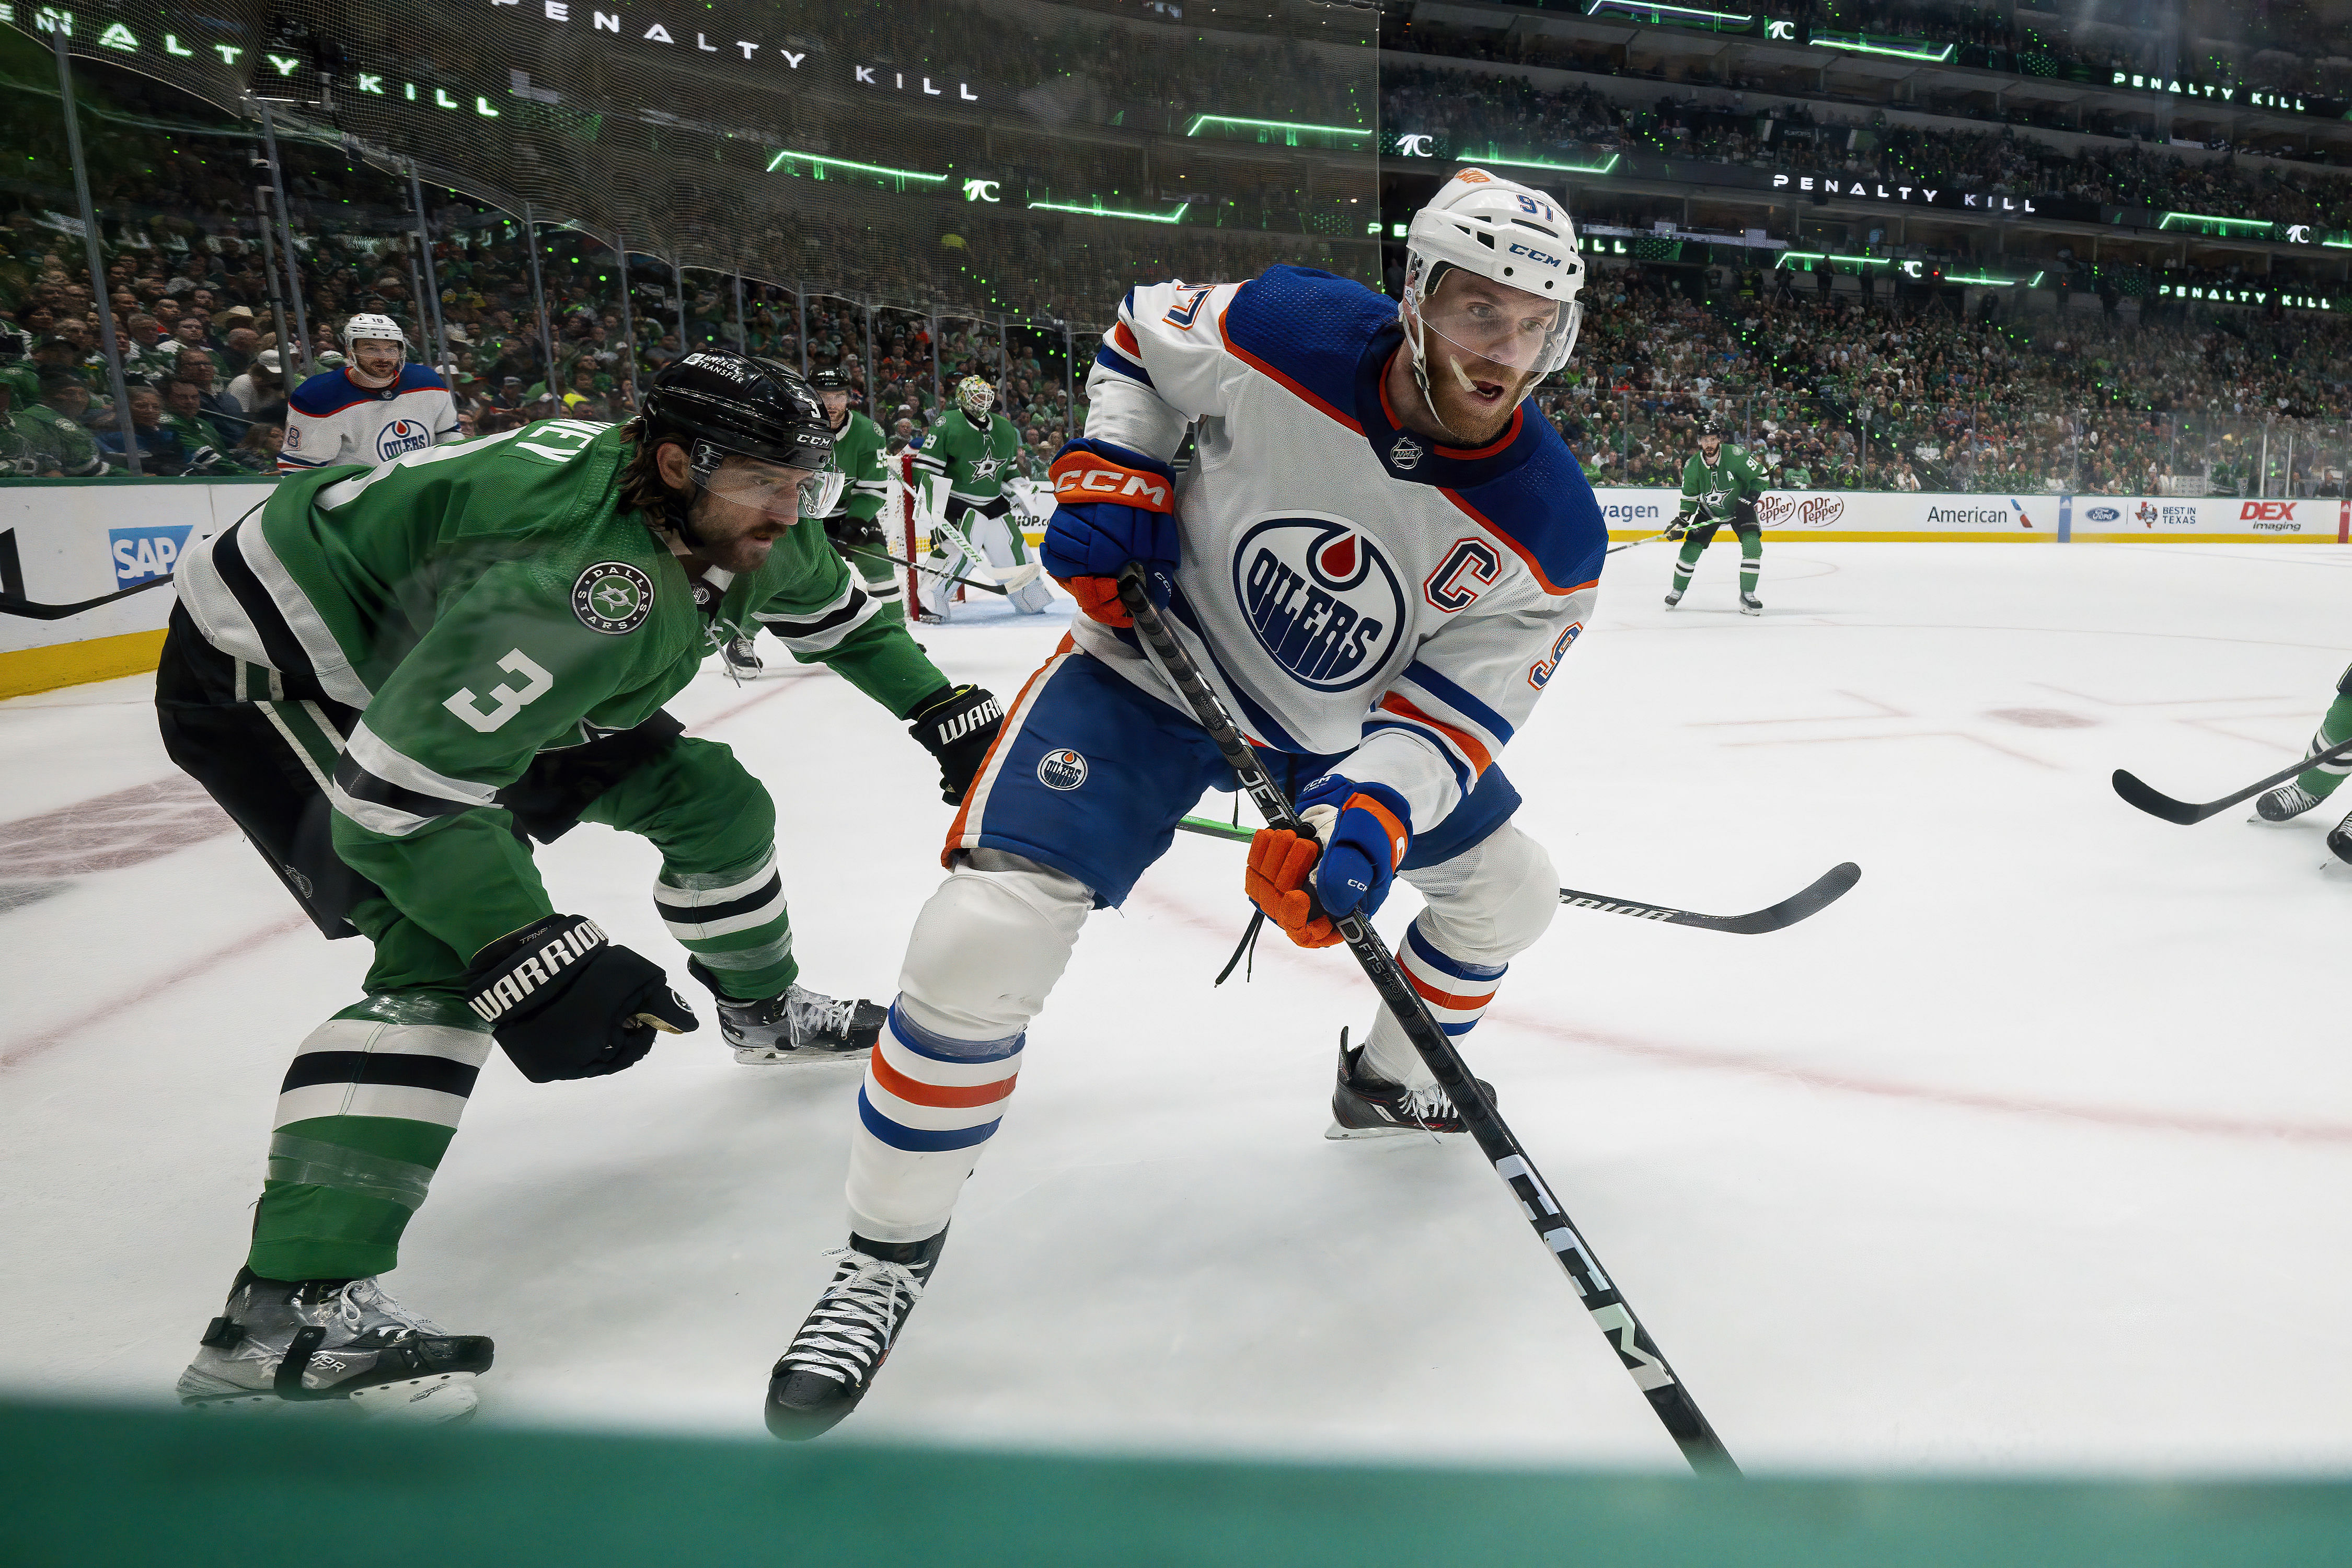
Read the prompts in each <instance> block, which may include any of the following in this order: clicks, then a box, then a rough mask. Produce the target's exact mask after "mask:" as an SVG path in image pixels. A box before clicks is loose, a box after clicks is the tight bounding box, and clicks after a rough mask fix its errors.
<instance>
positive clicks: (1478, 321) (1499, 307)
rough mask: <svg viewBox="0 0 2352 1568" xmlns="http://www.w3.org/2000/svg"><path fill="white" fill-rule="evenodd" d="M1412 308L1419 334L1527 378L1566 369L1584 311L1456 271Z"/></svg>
mask: <svg viewBox="0 0 2352 1568" xmlns="http://www.w3.org/2000/svg"><path fill="white" fill-rule="evenodd" d="M1481 281H1483V280H1481ZM1415 303H1416V305H1417V306H1418V307H1419V310H1420V314H1421V323H1422V328H1423V331H1431V332H1434V333H1436V334H1437V335H1438V336H1439V337H1441V338H1444V340H1445V341H1446V342H1449V343H1451V344H1453V345H1454V347H1455V348H1457V349H1460V350H1461V351H1462V352H1463V353H1466V354H1468V355H1470V356H1471V357H1473V358H1475V359H1483V360H1486V361H1489V362H1491V363H1495V364H1498V365H1501V366H1503V367H1504V368H1505V369H1507V370H1519V371H1525V372H1527V373H1528V374H1529V375H1531V376H1538V375H1549V374H1551V373H1552V372H1553V371H1556V370H1558V369H1559V367H1560V366H1562V365H1564V364H1566V363H1568V356H1569V355H1570V353H1573V352H1574V351H1575V348H1576V334H1577V330H1578V329H1579V328H1580V327H1581V326H1582V325H1583V324H1584V307H1583V305H1582V304H1581V303H1580V302H1579V301H1577V300H1568V301H1566V302H1565V303H1563V302H1562V301H1560V300H1545V299H1540V298H1538V296H1536V295H1534V294H1530V293H1528V291H1527V290H1525V289H1514V288H1511V287H1510V286H1509V285H1508V284H1500V283H1486V284H1485V286H1484V287H1481V286H1479V284H1477V283H1474V282H1473V281H1472V275H1471V274H1469V273H1466V272H1464V271H1463V270H1461V269H1460V268H1448V269H1447V271H1446V275H1445V276H1444V277H1441V278H1440V279H1438V280H1437V287H1436V288H1435V289H1428V290H1423V291H1420V293H1419V296H1418V298H1417V300H1415Z"/></svg>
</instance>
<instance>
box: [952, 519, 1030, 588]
mask: <svg viewBox="0 0 2352 1568" xmlns="http://www.w3.org/2000/svg"><path fill="white" fill-rule="evenodd" d="M941 533H945V534H946V535H947V536H948V537H949V538H950V539H951V540H953V541H954V542H955V546H956V548H957V549H958V550H961V552H963V558H964V563H965V564H966V565H968V566H971V567H972V568H974V569H976V570H978V571H982V572H985V573H987V574H988V575H989V577H990V579H991V580H992V581H993V582H998V583H1002V584H1004V585H1005V587H1007V588H1026V587H1027V586H1028V585H1029V584H1032V583H1034V582H1035V581H1036V580H1037V579H1038V578H1039V577H1040V576H1042V575H1043V574H1045V568H1044V567H1042V566H1040V565H1038V564H1037V563H1035V562H1034V561H1024V562H1023V563H1021V564H1019V565H1018V566H998V565H995V564H994V563H992V562H990V560H989V559H988V557H987V556H985V555H983V554H982V553H981V552H980V547H979V546H978V545H976V544H974V543H973V542H971V534H969V533H966V532H965V531H963V530H962V528H961V527H960V526H958V525H957V524H955V523H952V522H950V521H948V520H947V519H946V518H944V517H942V516H940V514H938V513H936V512H934V513H932V514H931V534H932V542H933V544H934V546H936V545H937V543H938V538H939V535H940V534H941Z"/></svg>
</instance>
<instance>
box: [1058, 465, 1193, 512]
mask: <svg viewBox="0 0 2352 1568" xmlns="http://www.w3.org/2000/svg"><path fill="white" fill-rule="evenodd" d="M1053 473H1054V499H1055V500H1115V501H1118V502H1120V503H1121V504H1122V505H1126V506H1132V507H1139V508H1141V509H1142V510H1145V511H1173V510H1176V509H1175V507H1174V505H1173V504H1171V501H1170V500H1169V495H1168V489H1169V486H1168V481H1167V480H1166V479H1161V478H1160V476H1159V475H1157V474H1147V473H1142V472H1139V471H1138V470H1136V469H1134V468H1120V467H1119V466H1118V464H1117V463H1107V462H1105V461H1103V459H1102V458H1097V457H1096V456H1095V455H1094V454H1093V453H1091V452H1072V453H1070V454H1069V455H1068V456H1066V457H1063V458H1055V461H1054V469H1053Z"/></svg>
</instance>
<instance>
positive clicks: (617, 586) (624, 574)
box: [572, 561, 654, 637]
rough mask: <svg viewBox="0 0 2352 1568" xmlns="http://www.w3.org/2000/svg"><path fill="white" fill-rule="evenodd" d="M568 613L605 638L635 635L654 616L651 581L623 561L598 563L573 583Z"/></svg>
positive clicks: (652, 583) (652, 582) (652, 581)
mask: <svg viewBox="0 0 2352 1568" xmlns="http://www.w3.org/2000/svg"><path fill="white" fill-rule="evenodd" d="M653 613H654V580H653V579H652V578H650V577H648V576H646V574H644V573H642V572H640V571H638V570H637V569H636V568H635V567H634V566H632V565H630V564H629V563H627V562H625V561H599V562H598V563H596V564H595V565H593V566H591V567H589V568H588V570H586V571H585V572H583V573H582V574H580V575H579V576H578V577H577V578H575V579H574V580H573V582H572V614H573V615H575V616H579V617H580V624H581V625H582V626H586V627H587V628H588V629H589V630H590V631H592V632H603V633H604V635H605V636H606V637H619V636H621V635H622V634H623V633H625V632H633V631H635V630H636V629H637V628H638V627H639V626H644V625H645V624H646V616H650V615H652V614H653Z"/></svg>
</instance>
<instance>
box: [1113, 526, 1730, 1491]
mask: <svg viewBox="0 0 2352 1568" xmlns="http://www.w3.org/2000/svg"><path fill="white" fill-rule="evenodd" d="M1118 599H1119V603H1120V604H1121V605H1125V606H1126V608H1127V613H1128V614H1129V616H1131V617H1132V618H1133V619H1134V622H1135V631H1136V636H1137V637H1139V639H1140V640H1141V642H1142V644H1143V646H1144V647H1145V649H1146V650H1147V652H1148V654H1149V656H1150V658H1151V659H1152V660H1153V661H1154V662H1155V663H1157V664H1158V665H1159V667H1160V674H1162V675H1163V676H1165V677H1167V679H1168V681H1169V683H1170V684H1171V685H1172V686H1174V687H1175V688H1176V690H1177V694H1178V695H1179V696H1181V697H1182V698H1183V699H1184V702H1185V705H1186V706H1187V707H1189V708H1191V709H1192V717H1193V719H1194V721H1196V722H1197V723H1199V725H1200V726H1201V729H1202V732H1204V733H1205V734H1206V735H1207V736H1208V737H1209V739H1210V740H1211V741H1212V742H1214V743H1215V745H1216V748H1217V752H1218V754H1219V755H1221V756H1223V758H1224V760H1225V765H1226V766H1227V767H1230V768H1231V769H1233V771H1234V782H1235V783H1236V784H1240V785H1241V787H1242V788H1243V789H1244V791H1245V792H1247V794H1248V795H1249V797H1250V800H1251V802H1252V804H1254V805H1256V807H1257V809H1258V814H1259V815H1260V816H1264V817H1265V820H1266V821H1267V823H1268V824H1270V825H1271V826H1275V827H1280V828H1288V829H1289V830H1290V831H1292V832H1294V833H1295V832H1297V831H1298V830H1299V829H1300V828H1301V827H1302V826H1304V824H1302V823H1301V821H1300V820H1299V816H1298V813H1297V809H1296V808H1295V807H1293V806H1292V805H1291V803H1290V797H1289V796H1288V795H1285V794H1284V793H1283V790H1282V786H1281V785H1279V784H1276V783H1275V782H1274V779H1273V776H1272V775H1271V774H1269V773H1267V772H1266V771H1265V763H1263V762H1262V761H1260V760H1259V758H1258V755H1257V753H1256V752H1255V751H1254V750H1252V749H1251V747H1250V743H1249V742H1247V741H1245V740H1244V739H1243V738H1242V734H1241V731H1239V730H1238V729H1236V728H1235V727H1234V721H1233V718H1232V716H1231V715H1230V714H1228V713H1227V712H1226V711H1225V705H1224V702H1223V699H1221V698H1219V697H1218V695H1217V694H1216V692H1215V690H1214V689H1212V688H1211V687H1210V685H1209V683H1208V682H1207V681H1206V680H1204V679H1202V677H1201V668H1200V666H1199V665H1198V664H1196V663H1195V662H1194V661H1193V658H1192V655H1191V654H1190V653H1189V652H1187V651H1186V650H1185V647H1184V645H1183V644H1182V643H1181V642H1178V641H1177V640H1176V637H1175V634H1174V633H1172V632H1171V631H1170V630H1169V629H1168V623H1167V621H1166V620H1165V619H1163V618H1162V617H1161V616H1160V610H1159V607H1158V606H1157V605H1153V604H1152V602H1151V600H1150V596H1149V595H1147V594H1146V593H1145V591H1144V573H1143V566H1142V564H1141V563H1139V562H1134V561H1130V562H1129V563H1127V565H1126V567H1125V569H1123V570H1122V571H1121V572H1120V573H1119V574H1118ZM1334 923H1335V924H1337V925H1338V927H1339V934H1340V936H1341V937H1342V938H1344V939H1345V940H1346V942H1347V944H1348V951H1349V952H1350V953H1351V954H1353V955H1354V957H1355V960H1356V962H1357V963H1358V964H1359V965H1360V966H1361V967H1362V969H1363V972H1364V978H1365V979H1367V980H1369V981H1370V982H1371V983H1372V989H1373V990H1375V991H1377V992H1379V993H1380V996H1381V1005H1382V1006H1384V1007H1386V1008H1387V1009H1388V1013H1389V1016H1391V1018H1393V1019H1395V1020H1396V1023H1397V1025H1398V1026H1399V1027H1401V1028H1402V1029H1403V1031H1404V1034H1405V1038H1406V1039H1407V1040H1409V1041H1410V1042H1411V1043H1412V1048H1413V1051H1414V1053H1415V1054H1416V1055H1418V1056H1419V1057H1420V1058H1421V1059H1422V1061H1423V1064H1424V1065H1425V1066H1427V1067H1428V1068H1429V1070H1430V1072H1431V1073H1432V1074H1433V1076H1434V1077H1435V1078H1436V1079H1437V1083H1438V1087H1439V1088H1441V1089H1444V1090H1445V1092H1446V1094H1447V1096H1448V1097H1449V1098H1451V1099H1452V1100H1453V1101H1454V1109H1455V1110H1457V1111H1459V1112H1460V1114H1461V1117H1462V1125H1463V1129H1464V1131H1467V1132H1468V1133H1469V1134H1470V1137H1471V1140H1472V1142H1475V1143H1476V1144H1477V1145H1478V1152H1480V1153H1481V1154H1484V1155H1485V1156H1486V1159H1487V1160H1488V1162H1490V1163H1492V1164H1493V1165H1494V1167H1495V1173H1496V1175H1498V1176H1500V1177H1501V1178H1502V1179H1503V1183H1504V1185H1505V1186H1506V1188H1507V1190H1508V1191H1509V1193H1510V1194H1511V1197H1512V1199H1513V1200H1514V1202H1515V1204H1516V1205H1517V1208H1518V1211H1519V1213H1520V1215H1521V1216H1522V1217H1523V1218H1525V1219H1526V1220H1527V1222H1528V1225H1529V1226H1531V1227H1532V1228H1533V1229H1534V1231H1535V1233H1536V1236H1537V1238H1538V1240H1539V1241H1540V1242H1541V1244H1542V1245H1543V1247H1544V1248H1545V1250H1547V1251H1548V1252H1549V1253H1550V1255H1551V1258H1552V1260H1553V1261H1554V1262H1555V1263H1557V1264H1559V1268H1560V1271H1561V1272H1562V1273H1563V1274H1565V1275H1567V1276H1568V1279H1569V1283H1570V1285H1571V1286H1573V1287H1574V1288H1575V1290H1576V1294H1577V1298H1578V1300H1580V1302H1581V1303H1582V1305H1583V1307H1584V1310H1586V1311H1587V1312H1588V1313H1590V1314H1591V1319H1592V1323H1593V1326H1594V1327H1596V1328H1598V1329H1599V1330H1600V1331H1601V1333H1602V1334H1604V1335H1605V1336H1607V1338H1608V1341H1609V1344H1610V1348H1611V1349H1612V1350H1614V1351H1615V1352H1617V1359H1618V1361H1619V1362H1620V1363H1622V1365H1623V1366H1624V1368H1625V1371H1626V1372H1627V1373H1629V1374H1630V1375H1631V1376H1632V1377H1633V1385H1634V1386H1635V1387H1636V1388H1638V1389H1640V1390H1641V1391H1642V1394H1643V1397H1644V1398H1645V1399H1647V1400H1648V1401H1649V1405H1650V1409H1651V1412H1652V1413H1653V1414H1654V1415H1656V1416H1657V1418H1658V1422H1659V1424H1660V1425H1661V1426H1664V1427H1665V1429H1666V1433H1667V1436H1671V1437H1672V1438H1673V1439H1674V1440H1675V1447H1679V1448H1680V1449H1681V1450H1682V1452H1683V1458H1685V1459H1686V1460H1688V1461H1689V1463H1690V1466H1691V1468H1693V1469H1696V1470H1717V1471H1724V1472H1728V1473H1730V1474H1732V1475H1737V1474H1738V1473H1739V1467H1738V1465H1736V1464H1734V1463H1733V1462H1732V1458H1731V1455H1730V1453H1729V1452H1728V1451H1727V1450H1726V1449H1725V1447H1724V1446H1723V1439H1721V1438H1720V1437H1717V1436H1716V1435H1715V1428H1714V1427H1713V1426H1709V1425H1708V1424H1707V1419H1706V1415H1705V1414H1704V1413H1702V1412H1701V1411H1700V1409H1699V1407H1698V1401H1697V1400H1696V1399H1694V1398H1693V1397H1692V1396H1691V1392H1690V1390H1689V1388H1688V1387H1687V1386H1685V1384H1684V1383H1683V1381H1682V1379H1681V1378H1680V1377H1678V1376H1677V1375H1675V1370H1674V1368H1673V1367H1671V1366H1669V1365H1668V1364H1667V1363H1666V1356H1665V1352H1664V1351H1663V1350H1661V1349H1659V1348H1658V1342H1657V1341H1656V1339H1655V1338H1654V1337H1653V1336H1652V1335H1651V1333H1650V1331H1649V1330H1648V1329H1647V1328H1646V1327H1644V1326H1643V1322H1642V1321H1641V1319H1639V1318H1637V1317H1635V1316H1634V1315H1633V1304H1632V1303H1631V1302H1629V1301H1627V1300H1625V1297H1624V1293H1623V1292H1622V1290H1620V1289H1618V1287H1617V1284H1616V1282H1615V1281H1614V1280H1613V1279H1611V1278H1610V1277H1609V1275H1608V1274H1607V1273H1606V1272H1604V1271H1603V1270H1602V1268H1601V1260H1600V1259H1599V1258H1595V1257H1594V1256H1593V1254H1592V1248H1591V1244H1590V1243H1588V1242H1587V1241H1586V1240H1585V1239H1584V1237H1582V1236H1580V1235H1579V1234H1578V1232H1577V1229H1576V1226H1575V1225H1574V1223H1573V1222H1571V1221H1570V1219H1569V1217H1568V1214H1567V1211H1566V1210H1564V1209H1563V1208H1562V1207H1561V1206H1560V1203H1559V1199H1558V1198H1557V1197H1555V1196H1553V1195H1552V1192H1551V1189H1550V1188H1549V1186H1547V1185H1545V1184H1544V1179H1543V1176H1542V1174H1541V1173H1538V1171H1537V1170H1536V1167H1535V1162H1534V1161H1532V1160H1530V1159H1528V1155H1527V1151H1526V1150H1525V1149H1523V1148H1521V1147H1520V1146H1519V1141H1518V1138H1517V1134H1515V1133H1513V1132H1512V1131H1511V1129H1510V1124H1509V1123H1508V1122H1506V1121H1504V1120H1503V1117H1502V1113H1501V1112H1500V1111H1498V1110H1496V1109H1495V1102H1494V1101H1493V1100H1489V1099H1488V1098H1487V1097H1486V1090H1485V1089H1483V1088H1481V1087H1480V1085H1479V1083H1478V1080H1477V1079H1475V1078H1474V1077H1472V1076H1471V1073H1470V1068H1469V1067H1468V1066H1467V1065H1466V1064H1465V1062H1464V1061H1463V1060H1462V1053H1461V1052H1460V1051H1458V1050H1456V1049H1455V1048H1454V1042H1453V1040H1452V1038H1451V1037H1448V1036H1447V1035H1446V1033H1445V1032H1444V1030H1443V1029H1442V1028H1440V1027H1439V1026H1438V1024H1437V1020H1436V1019H1435V1018H1434V1017H1433V1016H1431V1014H1430V1011H1429V1004H1428V1003H1426V1002H1424V1001H1423V1000H1422V996H1421V993H1420V992H1418V991H1416V990H1414V989H1413V986H1412V981H1411V980H1410V979H1408V978H1407V977H1406V975H1405V973H1404V970H1403V969H1402V967H1401V966H1400V965H1399V964H1398V963H1397V961H1396V955H1395V954H1393V953H1391V952H1390V951H1389V949H1388V944H1387V943H1386V942H1382V941H1381V936H1380V933H1379V932H1378V931H1374V930H1373V929H1372V926H1371V922H1370V921H1368V920H1366V919H1365V918H1364V917H1363V916H1361V915H1358V914H1349V915H1344V916H1341V917H1339V919H1338V920H1337V921H1335V922H1334Z"/></svg>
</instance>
